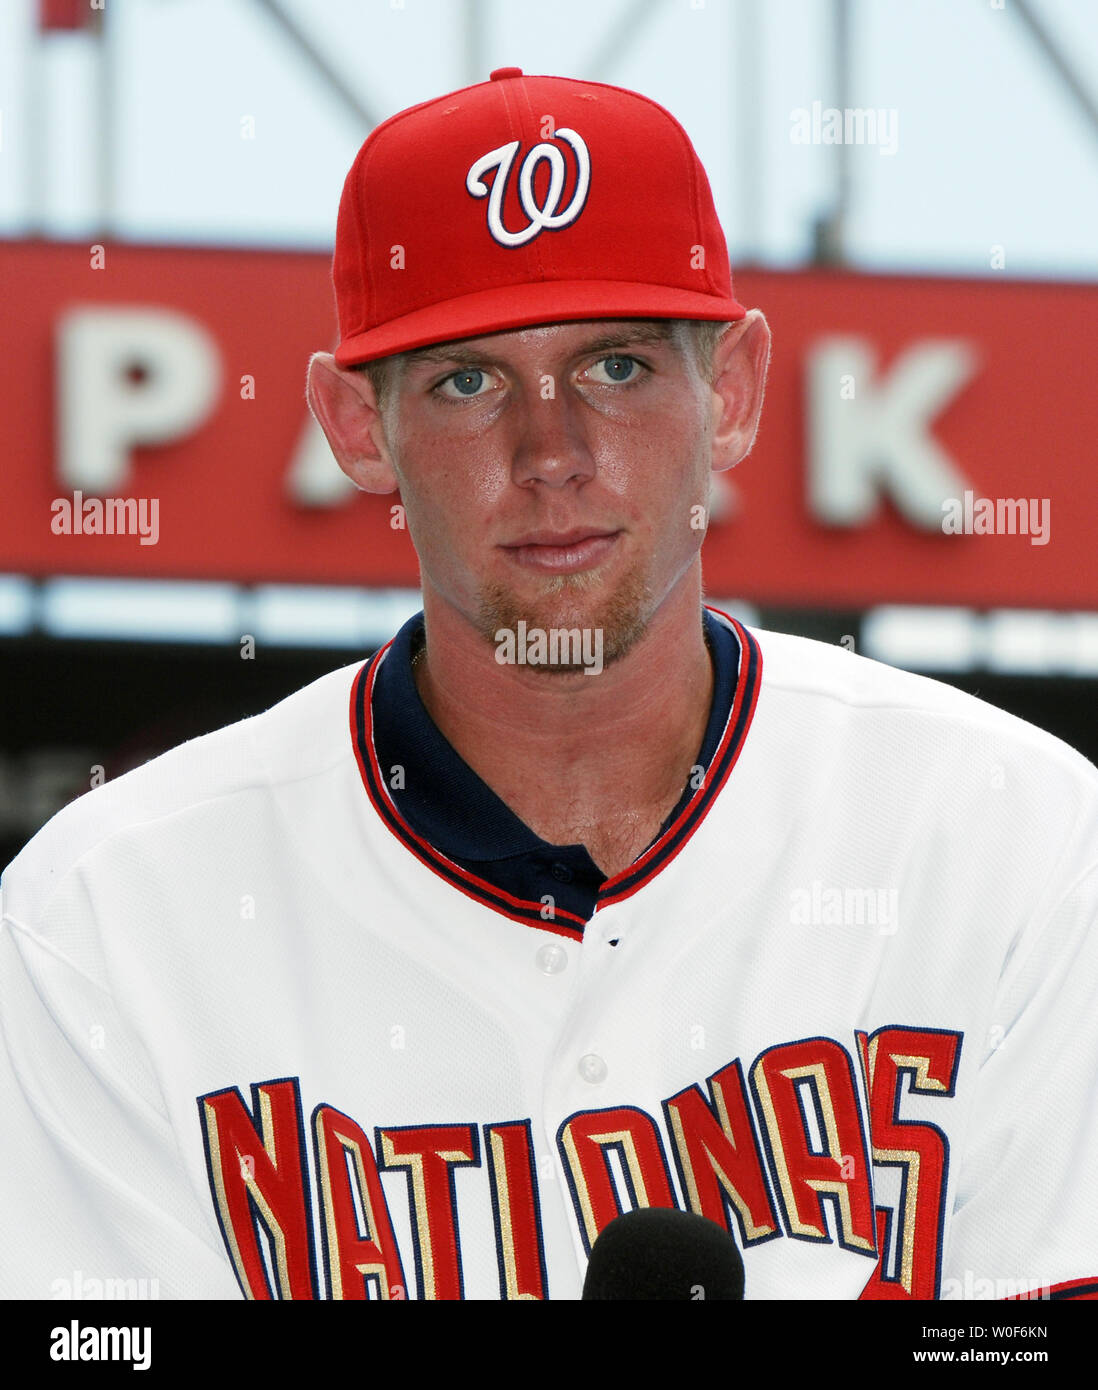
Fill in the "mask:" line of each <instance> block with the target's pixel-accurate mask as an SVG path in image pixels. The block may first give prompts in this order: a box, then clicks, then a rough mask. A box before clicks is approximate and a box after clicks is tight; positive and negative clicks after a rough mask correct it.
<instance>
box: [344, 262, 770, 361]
mask: <svg viewBox="0 0 1098 1390" xmlns="http://www.w3.org/2000/svg"><path fill="white" fill-rule="evenodd" d="M746 313H747V310H746V309H745V308H744V307H743V305H742V304H739V303H737V302H736V300H734V299H725V298H721V297H720V296H718V295H710V294H697V293H695V292H694V291H692V290H679V289H675V288H673V287H671V286H668V285H637V284H631V283H628V282H625V281H621V280H543V281H539V282H537V283H535V284H524V285H505V286H502V287H500V288H498V289H491V290H480V291H479V292H478V293H476V294H467V295H461V296H459V297H458V298H457V299H447V300H445V301H444V302H443V303H441V304H432V305H429V306H428V307H427V308H425V309H417V310H416V311H415V313H413V314H405V315H404V316H403V317H401V318H398V319H392V320H391V321H390V322H389V323H383V324H381V325H380V326H379V327H377V328H371V329H369V330H367V331H366V332H364V333H355V334H352V335H351V336H350V337H347V338H344V340H343V341H342V342H341V343H340V345H339V347H338V348H336V352H335V360H336V362H337V364H338V365H339V366H341V367H352V366H355V365H357V364H358V363H361V362H371V361H374V360H375V359H376V358H378V357H389V356H391V355H392V354H393V353H397V352H407V351H409V350H410V349H412V348H418V347H429V346H432V345H434V344H437V343H448V342H455V341H457V340H458V339H461V338H478V337H480V336H481V335H482V334H485V333H504V332H507V331H508V330H509V329H515V328H528V327H531V326H533V325H535V324H540V323H568V322H573V321H575V320H577V319H709V320H713V321H715V322H718V323H722V322H725V321H727V322H730V323H732V322H735V321H736V320H738V319H742V318H743V317H744V316H745V315H746Z"/></svg>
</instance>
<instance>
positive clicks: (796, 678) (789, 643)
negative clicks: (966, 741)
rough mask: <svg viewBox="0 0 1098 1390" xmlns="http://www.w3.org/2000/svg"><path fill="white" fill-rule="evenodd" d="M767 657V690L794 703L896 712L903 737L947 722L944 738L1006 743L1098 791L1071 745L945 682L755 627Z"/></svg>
mask: <svg viewBox="0 0 1098 1390" xmlns="http://www.w3.org/2000/svg"><path fill="white" fill-rule="evenodd" d="M750 631H751V633H752V635H753V636H754V637H755V639H756V640H757V641H758V644H759V648H760V650H761V652H762V659H763V661H762V667H763V674H762V682H763V688H764V690H767V691H770V692H781V693H782V694H783V695H788V696H789V697H790V700H791V702H794V703H795V702H797V701H798V700H800V701H805V702H812V701H816V702H823V703H829V704H838V705H842V706H845V707H847V708H848V709H849V710H850V711H851V713H852V714H856V713H857V711H859V710H864V711H866V712H869V711H874V712H877V713H879V714H885V715H894V716H895V719H896V728H897V735H898V736H902V734H903V733H904V731H905V729H913V728H914V727H915V726H916V724H918V725H919V726H920V727H921V728H927V727H930V726H931V723H932V721H940V727H941V730H942V733H943V735H944V734H947V733H948V734H949V735H952V736H954V737H955V736H957V735H963V734H964V732H965V730H966V728H967V730H969V731H971V732H972V733H979V734H980V735H981V736H982V737H984V738H987V739H990V740H992V741H993V742H996V743H998V744H999V745H1000V746H1001V747H1002V749H1003V752H1004V754H1008V755H1009V754H1015V755H1018V756H1025V757H1029V758H1032V759H1036V760H1038V761H1042V760H1043V761H1045V762H1047V763H1048V764H1049V765H1050V768H1051V767H1053V766H1055V767H1058V768H1059V769H1060V770H1061V771H1062V772H1063V773H1064V774H1065V775H1066V776H1068V777H1069V778H1071V777H1074V778H1077V779H1079V781H1080V782H1081V783H1082V784H1083V785H1084V786H1085V785H1089V786H1090V787H1091V788H1092V789H1093V790H1094V792H1095V793H1098V768H1095V766H1094V765H1093V764H1092V763H1091V762H1089V761H1088V760H1087V759H1086V758H1085V757H1084V756H1083V755H1082V754H1081V753H1079V752H1078V751H1077V750H1076V749H1074V748H1072V747H1071V746H1070V745H1069V744H1067V743H1065V742H1063V740H1062V739H1059V738H1057V737H1056V736H1055V735H1054V734H1050V733H1048V732H1047V731H1046V730H1045V729H1041V728H1038V727H1037V725H1035V724H1030V723H1028V722H1027V721H1026V720H1024V719H1019V718H1018V717H1017V716H1016V715H1013V714H1008V713H1007V712H1006V711H1005V710H1001V709H998V708H997V707H996V706H995V705H991V704H988V702H987V701H986V700H981V699H979V698H978V697H977V696H975V695H969V694H968V693H966V692H965V691H962V690H957V689H956V688H955V687H954V686H951V685H948V684H946V683H945V682H944V681H940V680H934V679H933V678H931V677H929V676H921V675H915V674H914V673H912V672H910V671H903V670H900V669H898V668H897V667H894V666H888V665H886V664H885V663H884V662H881V661H874V660H872V659H871V658H869V657H864V656H859V655H857V654H856V653H854V652H852V651H849V650H847V649H846V648H844V647H840V646H835V645H832V644H830V643H827V642H818V641H815V640H813V639H812V638H808V637H794V636H791V635H790V634H788V633H781V632H768V631H764V630H759V629H757V628H751V629H750Z"/></svg>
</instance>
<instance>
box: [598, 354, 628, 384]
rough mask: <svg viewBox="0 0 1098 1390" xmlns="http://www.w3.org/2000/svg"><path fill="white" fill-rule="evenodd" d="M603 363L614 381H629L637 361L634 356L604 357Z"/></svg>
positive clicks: (604, 368)
mask: <svg viewBox="0 0 1098 1390" xmlns="http://www.w3.org/2000/svg"><path fill="white" fill-rule="evenodd" d="M601 365H602V368H603V370H604V371H605V372H606V375H607V376H608V377H610V379H611V380H612V381H628V379H629V378H630V377H631V376H632V375H633V368H634V367H635V366H636V365H637V361H636V358H634V357H604V358H603V359H602V363H601Z"/></svg>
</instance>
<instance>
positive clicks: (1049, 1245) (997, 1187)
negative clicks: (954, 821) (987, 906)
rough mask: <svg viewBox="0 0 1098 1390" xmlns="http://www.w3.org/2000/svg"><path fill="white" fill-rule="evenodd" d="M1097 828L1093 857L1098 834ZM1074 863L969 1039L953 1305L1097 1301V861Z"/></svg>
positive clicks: (948, 1266) (948, 1285)
mask: <svg viewBox="0 0 1098 1390" xmlns="http://www.w3.org/2000/svg"><path fill="white" fill-rule="evenodd" d="M1083 828H1084V827H1083V826H1080V829H1083ZM1085 828H1086V829H1087V831H1088V832H1089V834H1090V836H1091V841H1090V843H1091V846H1092V848H1093V846H1094V845H1095V844H1096V843H1098V838H1096V837H1098V826H1095V825H1094V824H1093V822H1092V821H1088V822H1087V823H1085ZM1019 851H1020V852H1024V846H1019ZM1076 864H1077V853H1076V850H1075V847H1070V848H1068V849H1066V851H1065V861H1064V863H1063V866H1062V867H1063V869H1064V870H1065V871H1066V873H1067V876H1068V882H1067V883H1066V884H1058V885H1057V886H1058V887H1061V886H1062V889H1063V891H1062V892H1061V894H1060V896H1059V898H1058V900H1057V901H1056V902H1055V903H1054V904H1053V906H1052V907H1051V908H1050V910H1049V912H1048V914H1047V916H1045V917H1044V918H1043V920H1040V921H1038V922H1036V923H1034V924H1033V926H1032V929H1031V930H1030V931H1029V932H1027V933H1026V936H1025V938H1024V939H1022V940H1021V941H1020V942H1019V943H1018V945H1017V947H1016V948H1015V950H1014V952H1013V954H1012V956H1011V957H1010V959H1009V960H1008V961H1007V962H1006V965H1005V968H1004V970H1003V973H1002V977H1001V979H1000V981H999V987H998V989H997V991H996V994H995V999H994V1003H993V1005H992V1008H991V1010H990V1011H989V1017H990V1019H991V1022H990V1025H989V1027H988V1029H987V1032H986V1035H985V1036H984V1037H982V1038H973V1039H971V1040H970V1042H971V1044H972V1045H974V1046H976V1047H978V1049H979V1059H980V1060H979V1070H978V1073H977V1079H976V1083H975V1086H974V1100H973V1107H972V1114H971V1118H970V1120H969V1123H968V1133H967V1135H966V1136H965V1141H964V1142H963V1143H962V1144H960V1145H959V1154H960V1159H959V1163H958V1172H957V1174H956V1179H955V1187H954V1196H953V1211H952V1219H951V1221H950V1223H949V1234H948V1238H947V1242H946V1246H945V1250H944V1262H943V1278H942V1286H941V1297H942V1298H947V1299H948V1298H965V1299H970V1298H976V1299H988V1298H993V1299H1004V1298H1016V1297H1021V1296H1025V1295H1029V1296H1030V1297H1039V1298H1050V1297H1056V1298H1064V1297H1069V1298H1098V1191H1096V1188H1095V1184H1094V1181H1093V1174H1094V1169H1095V1163H1096V1161H1098V1008H1096V1007H1095V1000H1096V997H1098V863H1092V864H1091V865H1089V866H1088V867H1084V868H1083V869H1082V870H1081V871H1080V870H1078V869H1077V868H1076Z"/></svg>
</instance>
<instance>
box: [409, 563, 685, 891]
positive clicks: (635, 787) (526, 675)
mask: <svg viewBox="0 0 1098 1390" xmlns="http://www.w3.org/2000/svg"><path fill="white" fill-rule="evenodd" d="M695 570H696V572H694V573H690V574H688V575H686V576H684V581H683V582H682V583H681V584H680V585H679V586H677V588H676V590H675V591H674V592H673V593H672V594H671V595H669V596H668V598H667V599H666V600H665V601H664V603H663V604H661V606H660V608H659V609H658V610H657V612H656V614H655V615H654V616H653V618H652V620H651V622H650V624H649V626H648V628H647V630H646V632H645V633H644V635H643V637H641V639H640V640H639V641H638V642H637V643H636V645H635V646H634V647H633V648H632V649H631V650H630V651H629V652H628V653H627V654H626V655H625V656H624V657H622V658H620V659H619V660H618V661H615V662H613V663H612V664H611V665H609V666H607V667H606V668H605V669H604V670H602V671H601V672H600V673H599V674H598V675H592V676H587V675H584V674H583V673H582V672H576V673H569V674H560V675H553V674H548V673H545V672H539V671H532V670H530V669H529V668H528V667H523V666H519V665H506V666H504V665H500V664H499V663H498V662H497V661H496V657H495V648H494V647H493V646H492V645H491V644H490V643H488V642H486V641H485V640H484V638H483V637H481V636H480V635H479V634H477V633H476V632H475V631H474V630H473V629H472V628H471V627H470V626H469V624H468V623H467V621H466V620H465V619H464V618H463V617H461V615H460V614H458V613H457V612H456V610H454V609H453V608H451V607H450V606H449V605H448V604H445V603H444V602H442V601H441V600H440V599H438V597H437V596H436V595H435V594H433V593H431V592H429V591H428V589H427V588H426V587H425V589H424V617H425V623H426V634H427V641H426V646H425V648H424V651H423V654H422V656H421V658H420V659H419V660H418V661H417V662H416V664H415V668H414V675H415V680H416V686H417V689H418V690H419V694H420V698H421V699H422V700H423V703H424V705H425V707H426V709H427V711H428V713H429V714H430V716H431V718H432V719H433V720H434V722H435V723H436V724H437V725H438V727H439V729H440V730H441V731H442V733H443V734H444V735H445V737H446V738H447V740H448V741H449V742H450V743H451V745H452V746H453V747H454V748H455V750H456V751H457V752H458V754H459V755H460V756H461V757H462V758H463V759H464V761H465V762H466V763H468V765H469V766H470V767H471V768H472V769H473V771H474V772H476V773H477V775H478V776H479V777H480V778H481V779H482V781H484V782H486V783H487V784H488V786H490V787H491V788H492V790H493V791H494V792H495V793H496V794H497V796H499V797H500V798H501V799H502V800H503V801H504V802H505V803H506V804H507V805H508V806H510V808H511V809H512V810H513V811H514V812H515V814H516V815H518V816H519V817H520V819H521V820H523V821H524V822H525V823H526V824H527V825H528V826H529V827H530V828H531V830H533V831H534V832H535V834H537V835H539V836H540V837H541V838H542V839H544V840H547V841H549V842H550V843H552V844H577V843H578V844H583V845H585V846H586V847H587V850H588V852H589V853H590V855H591V857H592V859H593V860H594V861H595V863H596V864H598V866H599V868H600V869H601V870H602V871H603V872H604V873H606V874H607V875H613V874H614V873H617V872H620V870H621V869H624V868H626V867H627V866H628V865H629V864H631V863H632V862H633V860H634V859H635V858H636V856H637V855H638V854H640V853H641V852H642V851H643V850H644V849H645V848H647V846H648V845H649V844H650V843H651V841H652V839H653V838H654V837H655V835H656V833H657V832H658V830H659V828H660V826H661V825H662V823H663V821H664V819H666V817H667V815H668V814H669V812H670V811H671V809H672V807H673V806H674V805H675V803H676V802H677V801H678V799H679V797H680V796H681V795H682V791H683V788H684V786H685V785H686V781H687V778H688V777H689V775H690V772H691V769H692V767H693V765H694V761H695V759H696V757H697V754H698V750H699V748H700V747H701V743H702V739H703V737H704V734H705V728H706V724H707V722H708V719H709V711H710V706H711V703H712V698H713V667H712V663H711V661H710V658H709V653H708V650H707V648H706V644H705V638H704V631H703V627H702V619H701V574H700V566H698V567H695Z"/></svg>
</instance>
